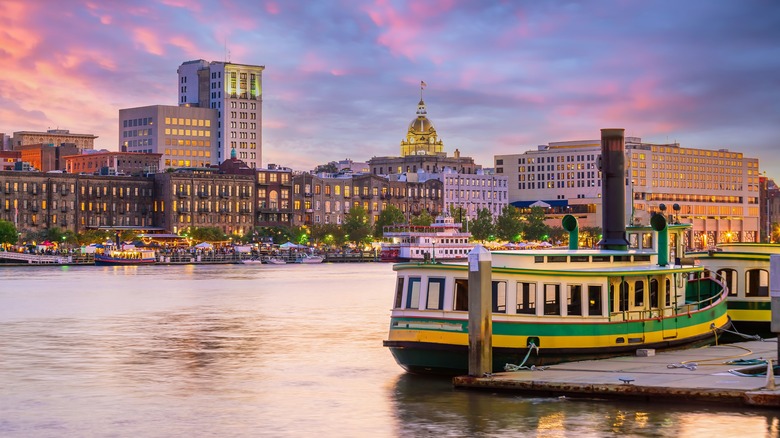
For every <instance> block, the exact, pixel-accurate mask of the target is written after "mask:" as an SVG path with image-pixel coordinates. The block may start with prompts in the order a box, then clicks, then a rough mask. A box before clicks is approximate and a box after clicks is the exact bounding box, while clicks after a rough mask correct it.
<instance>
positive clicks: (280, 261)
mask: <svg viewBox="0 0 780 438" xmlns="http://www.w3.org/2000/svg"><path fill="white" fill-rule="evenodd" d="M267 262H268V264H270V265H286V264H287V261H286V260H285V259H283V258H281V257H271V258H269V259H268V260H267Z"/></svg>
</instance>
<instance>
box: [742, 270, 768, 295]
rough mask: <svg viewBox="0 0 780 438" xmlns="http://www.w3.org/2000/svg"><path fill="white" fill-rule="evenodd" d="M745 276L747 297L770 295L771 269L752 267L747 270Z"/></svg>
mask: <svg viewBox="0 0 780 438" xmlns="http://www.w3.org/2000/svg"><path fill="white" fill-rule="evenodd" d="M745 276H746V278H745V296H746V297H768V296H769V271H766V270H764V269H750V270H748V271H747V272H745Z"/></svg>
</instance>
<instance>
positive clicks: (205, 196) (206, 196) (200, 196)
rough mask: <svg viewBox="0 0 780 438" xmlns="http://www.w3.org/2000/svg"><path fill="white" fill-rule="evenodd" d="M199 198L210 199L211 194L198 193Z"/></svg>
mask: <svg viewBox="0 0 780 438" xmlns="http://www.w3.org/2000/svg"><path fill="white" fill-rule="evenodd" d="M198 197H199V198H208V197H209V194H208V193H207V192H198Z"/></svg>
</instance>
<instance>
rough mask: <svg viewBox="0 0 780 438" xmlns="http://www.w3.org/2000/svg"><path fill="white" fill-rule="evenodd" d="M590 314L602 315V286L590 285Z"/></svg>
mask: <svg viewBox="0 0 780 438" xmlns="http://www.w3.org/2000/svg"><path fill="white" fill-rule="evenodd" d="M588 315H590V316H601V286H588Z"/></svg>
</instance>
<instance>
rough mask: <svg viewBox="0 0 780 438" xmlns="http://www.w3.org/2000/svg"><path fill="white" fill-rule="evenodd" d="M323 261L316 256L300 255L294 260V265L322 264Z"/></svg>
mask: <svg viewBox="0 0 780 438" xmlns="http://www.w3.org/2000/svg"><path fill="white" fill-rule="evenodd" d="M324 260H325V259H324V258H322V257H320V256H317V255H309V254H302V255H300V256H298V257H297V258H296V259H295V263H322V262H323V261H324Z"/></svg>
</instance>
